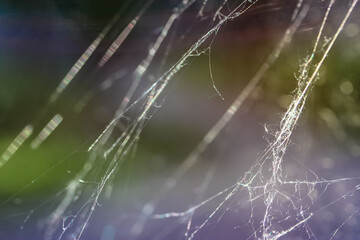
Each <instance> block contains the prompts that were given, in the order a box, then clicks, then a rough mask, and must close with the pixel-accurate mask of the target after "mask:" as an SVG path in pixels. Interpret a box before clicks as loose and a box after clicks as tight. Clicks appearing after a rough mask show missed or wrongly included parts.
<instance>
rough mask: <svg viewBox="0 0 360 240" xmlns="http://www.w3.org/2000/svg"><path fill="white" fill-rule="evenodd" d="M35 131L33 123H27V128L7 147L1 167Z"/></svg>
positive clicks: (2, 157)
mask: <svg viewBox="0 0 360 240" xmlns="http://www.w3.org/2000/svg"><path fill="white" fill-rule="evenodd" d="M32 132H33V126H32V125H26V126H25V128H24V129H23V130H22V131H21V132H20V133H19V135H17V137H16V138H15V139H14V141H13V142H12V143H11V144H10V146H9V147H8V148H7V149H6V151H5V152H4V153H3V155H2V156H1V160H0V167H2V166H3V165H4V164H5V163H6V162H7V161H8V160H9V159H10V158H11V156H12V155H14V153H15V152H16V151H17V150H18V149H19V147H20V146H21V145H22V144H23V143H24V142H25V140H26V139H27V138H28V137H30V135H31V134H32Z"/></svg>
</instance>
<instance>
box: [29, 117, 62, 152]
mask: <svg viewBox="0 0 360 240" xmlns="http://www.w3.org/2000/svg"><path fill="white" fill-rule="evenodd" d="M62 120H63V117H62V116H61V115H60V114H56V115H55V116H54V117H53V118H52V119H51V120H50V121H49V122H48V124H46V126H45V127H44V128H43V129H42V130H41V131H40V133H39V135H38V136H37V137H36V138H35V139H34V140H33V141H32V142H31V148H33V149H37V148H38V147H39V146H40V145H41V144H42V143H43V142H44V141H45V140H46V139H47V138H48V137H49V136H50V134H51V133H52V132H53V131H54V130H55V129H56V128H57V127H58V126H59V124H60V123H61V122H62Z"/></svg>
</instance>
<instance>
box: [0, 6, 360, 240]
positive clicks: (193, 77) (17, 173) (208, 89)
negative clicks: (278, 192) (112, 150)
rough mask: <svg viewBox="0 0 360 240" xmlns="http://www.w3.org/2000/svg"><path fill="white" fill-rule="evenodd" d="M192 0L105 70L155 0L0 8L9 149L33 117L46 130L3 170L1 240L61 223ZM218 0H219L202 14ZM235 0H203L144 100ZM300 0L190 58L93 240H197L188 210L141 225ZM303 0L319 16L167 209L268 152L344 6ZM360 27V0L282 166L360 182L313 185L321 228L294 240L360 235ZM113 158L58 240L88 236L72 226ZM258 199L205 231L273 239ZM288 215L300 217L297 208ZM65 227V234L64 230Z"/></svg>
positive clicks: (219, 185) (315, 223) (2, 103)
mask: <svg viewBox="0 0 360 240" xmlns="http://www.w3.org/2000/svg"><path fill="white" fill-rule="evenodd" d="M249 2H250V3H251V1H249ZM180 3H181V1H175V0H168V1H165V0H154V1H153V2H152V3H151V4H150V5H149V7H148V8H147V9H146V11H145V12H144V14H143V15H140V18H139V20H138V22H137V23H136V25H135V26H134V27H133V29H132V28H131V30H132V31H131V33H130V34H129V35H128V37H126V38H125V40H124V42H123V43H122V44H121V45H120V47H119V48H118V49H117V50H116V51H115V53H114V55H113V56H112V57H111V59H110V60H109V61H108V62H107V64H106V65H104V66H103V67H102V68H99V67H98V66H97V64H98V62H99V61H100V59H101V58H102V56H103V54H104V53H105V52H106V51H107V49H108V48H109V46H110V45H111V43H112V42H113V41H114V40H115V39H116V38H117V37H118V35H119V34H120V33H121V31H122V30H123V29H124V28H126V27H127V26H128V24H129V22H131V21H132V20H133V19H134V17H135V16H137V15H138V14H139V12H141V11H142V10H141V9H144V6H146V5H147V4H148V1H140V0H139V1H129V0H128V1H113V0H104V1H80V0H76V1H74V0H72V1H70V0H69V1H68V0H47V1H5V2H3V3H1V4H0V14H1V15H0V19H1V20H0V52H1V54H0V76H1V77H0V86H1V87H0V132H1V134H0V152H1V153H2V152H5V151H6V149H7V148H8V147H9V145H10V144H11V143H12V142H13V140H14V138H16V136H17V135H18V134H19V133H20V132H21V130H22V129H24V127H25V126H26V125H27V124H31V125H32V126H33V134H32V135H31V136H29V138H28V139H26V140H25V142H24V144H23V145H22V146H21V147H20V148H19V149H18V150H17V151H16V152H15V153H14V154H13V155H12V156H11V158H10V159H9V160H8V161H6V163H5V164H4V165H3V166H1V167H0V239H46V236H47V235H46V234H47V230H46V229H47V228H46V227H45V226H46V223H47V222H46V221H47V219H48V218H49V216H51V214H52V213H53V212H54V210H55V209H56V208H57V207H58V206H59V204H60V203H61V201H62V200H63V199H64V197H65V196H66V191H67V189H69V186H70V183H71V181H72V180H73V179H74V178H75V179H76V176H79V173H81V171H82V169H83V166H84V165H85V164H86V163H87V162H88V161H89V156H90V155H91V153H89V152H88V148H89V146H90V145H91V144H92V143H93V142H94V141H95V140H96V138H97V137H98V136H99V134H100V133H101V132H102V131H103V130H104V129H105V127H106V125H107V124H108V123H109V122H110V121H111V120H112V118H113V116H114V114H115V112H116V110H117V108H118V106H119V104H120V103H121V101H122V99H123V98H124V97H125V95H126V92H127V90H128V89H129V87H130V85H131V82H132V80H133V73H134V71H135V69H136V67H137V66H138V65H139V64H140V63H141V62H142V61H143V59H144V58H145V57H146V55H147V52H148V49H149V48H151V47H152V46H153V43H154V41H155V40H156V39H157V37H158V36H159V34H160V33H161V31H162V29H163V27H164V24H165V23H166V21H167V20H168V18H169V16H170V15H171V14H172V12H173V11H174V8H176V7H177V6H178V5H179V4H180ZM203 3H206V5H205V7H204V8H203V12H202V14H199V11H200V9H202V6H203ZM222 3H223V1H217V0H215V1H214V0H209V1H195V3H194V4H193V5H191V6H190V7H189V8H188V9H186V11H184V12H183V13H182V14H181V16H180V17H179V18H178V19H177V20H176V21H175V22H174V24H173V26H172V27H171V28H170V30H169V33H168V35H167V36H166V38H165V39H164V42H163V43H162V45H161V47H160V48H159V51H158V52H157V53H156V55H155V57H154V60H153V61H152V62H151V64H150V67H149V69H148V70H147V71H146V73H145V75H144V77H143V78H144V80H143V82H141V83H140V85H139V88H138V89H137V91H136V92H135V95H134V98H133V99H132V101H135V100H136V99H138V98H140V97H141V96H142V94H143V93H144V92H145V91H146V90H147V89H148V88H149V86H150V85H151V83H153V82H154V81H156V79H159V78H160V77H161V76H162V74H163V73H165V72H166V71H167V70H168V69H169V68H170V67H171V66H172V65H173V64H175V63H176V61H177V60H178V59H179V58H180V57H181V56H182V55H183V54H184V53H185V52H186V51H187V50H188V49H189V48H190V47H191V46H192V45H193V44H194V43H195V42H196V41H197V40H198V39H199V38H201V37H202V36H203V35H204V34H206V33H207V32H208V31H209V30H210V29H211V27H213V26H214V25H215V24H214V22H213V16H214V14H215V12H216V11H217V9H218V8H219V7H220V6H221V5H222ZM250 3H249V4H250ZM297 3H298V1H292V0H291V1H285V0H275V1H258V2H255V3H254V5H251V7H250V8H249V9H248V10H247V11H245V12H244V14H242V15H241V16H239V17H237V18H235V19H233V20H230V21H228V22H226V23H225V24H224V25H223V26H222V27H221V28H220V29H219V30H218V32H217V34H216V35H214V37H211V38H210V39H209V40H207V41H206V42H205V44H204V46H202V47H201V48H200V50H206V47H208V46H211V48H210V49H211V51H210V52H209V51H206V52H205V53H204V54H199V56H194V57H191V58H189V60H188V61H187V62H186V64H185V66H184V67H183V68H182V70H181V71H180V72H179V73H178V74H176V75H175V76H174V77H173V78H172V80H171V81H170V82H169V84H168V86H167V87H166V88H165V90H164V92H163V94H162V98H161V100H159V101H157V102H156V106H155V108H156V110H155V111H154V115H153V117H152V118H151V119H149V121H146V124H145V126H144V129H143V131H142V133H141V135H140V138H139V141H138V142H137V144H136V147H133V148H131V150H130V153H129V154H128V155H127V156H126V157H125V159H124V161H122V162H121V165H120V166H119V167H118V168H116V170H115V171H116V173H115V174H114V175H112V177H111V179H110V180H109V181H108V183H107V185H106V187H105V188H104V190H103V192H102V194H101V197H100V200H99V206H97V208H96V210H95V212H94V214H93V215H92V217H91V219H90V222H89V224H88V225H87V228H86V229H85V232H84V233H83V235H82V238H83V239H101V240H113V239H187V238H186V236H184V234H185V233H186V232H187V231H186V226H187V221H188V219H187V218H182V217H178V218H165V219H160V220H159V219H151V217H150V219H147V220H146V224H144V226H143V229H141V230H136V226H137V225H136V223H138V222H139V221H140V222H141V221H142V220H141V219H143V214H144V207H146V206H147V203H149V202H150V201H152V199H154V198H155V199H156V198H157V196H159V193H160V190H161V187H162V186H163V185H164V182H165V181H166V180H167V179H168V178H169V177H171V176H173V174H174V171H175V170H176V168H177V166H179V165H180V164H181V162H183V161H184V159H185V158H186V157H187V156H188V155H189V153H190V152H191V151H192V150H193V149H194V148H195V146H196V145H197V144H198V143H199V142H200V141H201V139H202V138H203V136H204V135H205V134H206V133H207V131H208V130H209V129H210V128H211V127H212V126H213V125H214V124H215V123H216V122H217V121H218V119H219V118H220V117H221V116H222V114H223V113H224V112H225V111H226V110H227V108H228V107H229V106H230V105H231V103H232V102H233V100H234V99H235V98H236V96H237V95H238V94H239V93H240V92H241V91H242V89H244V87H245V86H246V84H247V83H248V82H249V80H250V79H251V78H252V76H253V75H254V74H255V73H256V71H257V70H258V69H259V67H260V66H261V65H262V64H263V62H264V61H265V60H266V59H267V57H268V56H269V55H270V54H271V52H272V50H273V49H274V48H275V46H276V44H278V43H279V41H280V40H281V37H282V36H283V34H284V32H285V30H286V29H287V28H288V27H289V25H290V24H291V16H292V13H293V11H294V9H295V7H296V4H297ZM351 3H352V1H336V3H335V5H334V7H333V9H332V11H331V12H330V15H329V19H328V21H327V25H326V27H325V30H324V35H325V37H323V38H322V39H321V45H320V47H319V48H320V50H319V52H320V55H321V53H323V50H324V49H325V48H326V46H327V45H326V43H327V40H329V39H330V38H331V36H333V34H334V33H335V31H336V30H337V28H338V26H339V25H340V23H341V21H342V19H343V17H344V15H345V13H346V11H347V10H348V8H349V6H350V4H351ZM237 4H239V2H238V1H228V2H227V4H225V6H224V10H223V12H224V13H225V12H227V13H228V12H230V10H231V9H234V7H235V6H236V5H237ZM304 4H310V11H309V13H308V14H307V16H306V17H305V19H304V21H303V22H302V24H301V25H300V27H299V29H298V31H297V32H296V33H295V35H294V37H293V39H292V41H291V42H290V43H289V44H288V45H287V46H286V47H285V48H284V50H283V52H282V53H281V55H280V57H279V59H278V60H277V61H276V62H275V63H274V64H272V65H271V66H270V68H269V70H268V71H267V72H266V74H265V75H264V76H263V78H262V79H261V81H260V82H259V84H258V85H257V87H256V88H255V89H254V90H253V91H252V93H251V94H250V96H249V97H248V98H247V99H246V101H245V102H244V104H243V106H242V107H241V108H240V110H239V111H238V112H237V113H236V114H235V116H234V117H233V118H232V120H231V121H230V123H229V124H228V125H227V126H226V127H225V129H224V130H223V131H222V132H221V133H220V134H219V136H218V137H217V138H216V139H215V140H214V142H213V143H212V144H210V146H209V147H208V149H207V150H206V151H205V152H204V153H203V154H202V155H201V157H200V160H199V161H198V163H197V164H195V165H194V167H193V168H191V170H190V171H189V172H188V173H187V174H186V175H185V176H184V178H182V179H181V180H179V181H178V182H177V185H176V186H175V188H173V189H171V191H169V192H168V193H167V194H166V196H164V197H161V201H160V204H159V205H158V206H157V207H156V209H154V212H153V213H154V214H157V213H166V212H178V211H180V212H181V211H185V210H187V209H189V208H190V207H192V206H194V205H196V204H198V203H199V202H202V201H204V200H205V199H207V198H209V197H211V196H213V195H214V194H216V193H218V192H220V191H222V190H223V189H225V188H227V187H229V186H231V185H232V184H234V183H236V181H237V180H238V179H239V178H241V177H242V176H244V174H246V172H247V171H248V169H250V168H251V166H253V164H254V163H255V161H256V159H257V158H258V157H259V156H260V155H261V153H262V152H263V151H264V149H265V148H266V147H267V145H268V142H269V141H271V140H272V138H273V134H275V132H276V131H277V129H278V126H279V122H280V120H281V118H282V116H283V115H282V114H283V113H285V111H286V109H287V107H288V106H289V104H290V102H291V100H292V97H291V96H292V95H293V93H294V90H295V89H296V87H297V81H296V78H295V75H296V74H298V71H299V66H300V64H301V63H303V62H304V59H305V58H306V56H308V55H309V54H311V50H312V47H313V44H314V42H315V40H316V36H317V33H318V31H319V28H320V26H321V22H322V20H323V18H324V14H325V12H326V8H327V6H328V4H329V1H320V0H313V1H305V3H304ZM249 6H250V5H249ZM116 14H118V16H119V18H118V19H117V21H115V23H114V25H113V26H112V28H111V30H110V31H109V32H108V34H107V35H106V36H105V37H104V39H103V41H101V43H100V44H99V46H98V47H97V48H96V49H95V50H94V52H93V54H92V55H91V56H90V57H89V59H88V60H87V62H86V63H85V64H84V66H83V67H82V68H81V70H80V71H79V72H78V74H77V75H76V76H75V77H74V79H73V80H72V81H71V82H70V84H69V85H68V87H67V88H66V89H65V90H64V92H63V93H62V94H61V95H60V96H59V98H58V99H57V101H55V102H49V98H50V96H51V94H52V93H53V92H54V90H55V89H56V88H57V86H58V85H59V83H60V82H61V80H62V79H63V78H64V76H65V75H66V74H67V73H68V71H69V70H70V69H71V68H72V66H73V65H74V64H75V62H76V61H77V60H78V59H79V57H80V56H81V55H82V54H83V53H84V51H85V50H86V49H87V48H88V47H89V45H91V44H92V42H93V41H94V39H96V38H97V36H98V34H99V33H100V32H101V31H102V30H103V29H104V27H105V26H106V25H107V24H108V23H109V22H110V21H111V19H112V18H113V17H114V15H116ZM216 21H218V20H216ZM216 21H215V22H216ZM359 23H360V15H359V7H356V8H355V10H354V12H353V14H352V15H351V17H350V18H349V20H348V22H347V24H346V25H345V28H344V30H343V32H342V34H341V36H340V37H339V39H338V40H337V41H336V43H335V45H334V47H333V48H332V50H331V52H330V55H329V57H328V58H327V59H326V61H325V63H324V65H323V67H322V68H321V70H320V74H319V79H318V81H317V82H316V83H315V84H314V86H313V90H312V91H311V92H310V94H309V96H308V99H307V103H306V106H305V109H304V112H303V114H302V117H301V119H300V120H299V122H298V125H297V127H296V129H295V131H294V133H293V135H292V138H291V143H290V144H289V148H288V151H287V154H286V155H285V157H284V163H283V164H284V165H283V174H284V175H285V176H286V177H287V178H288V179H297V180H299V179H308V180H314V179H341V178H354V179H355V180H351V181H346V182H339V183H338V184H334V185H329V186H326V185H322V186H320V187H318V189H317V191H313V192H311V194H315V193H314V192H317V193H316V194H315V195H319V196H315V197H314V198H313V199H312V201H311V203H308V204H306V205H307V206H308V208H307V211H308V212H309V213H310V212H311V213H314V217H313V218H311V220H310V221H309V223H308V224H309V225H310V226H311V227H309V228H310V229H311V230H312V231H313V232H312V233H309V232H308V231H307V227H303V226H302V227H300V228H298V229H296V231H294V232H292V233H290V234H289V235H286V236H285V237H283V239H330V238H331V236H332V235H333V234H334V232H335V231H336V229H338V228H339V227H340V226H341V229H340V230H339V231H338V232H336V234H335V235H334V239H358V238H359V237H360V232H359V230H358V229H357V225H358V221H359V220H360V218H359V215H358V214H356V213H357V211H358V209H359V203H358V201H357V199H358V197H359V196H358V192H357V191H353V192H351V193H352V194H351V197H350V194H348V193H349V191H351V190H352V189H353V188H354V187H356V186H357V184H359V180H356V178H358V177H359V176H360V175H359V169H360V162H359V156H360V145H359V144H360V142H359V134H360V130H359V129H360V128H359V126H360V111H359V108H360V105H359V98H360V96H359V94H360V92H359V89H360V88H359V87H360V86H359V85H360V81H359V76H360V34H359V33H360V32H359V31H360V29H359ZM109 79H110V80H109ZM109 82H110V83H109ZM214 86H215V87H216V88H215V87H214ZM217 91H218V92H219V93H220V94H221V95H219V93H218V92H217ZM137 111H138V110H136V109H135V110H134V111H129V112H127V113H126V114H125V116H124V118H122V119H121V123H120V124H118V125H117V131H118V132H116V133H115V136H112V138H111V140H112V142H114V141H116V137H119V135H120V133H121V131H123V128H124V126H125V128H126V126H128V125H129V123H130V122H131V119H134V117H136V116H137V114H138V112H137ZM56 114H59V115H60V116H61V119H62V121H61V120H60V123H59V125H58V126H56V127H55V128H54V131H53V132H52V133H51V134H50V135H49V136H48V137H47V139H46V140H44V141H43V142H42V143H41V145H40V146H38V148H37V149H33V148H31V143H32V142H33V141H34V139H35V138H36V136H37V135H38V134H39V132H40V131H41V130H42V129H43V128H44V126H46V124H47V123H48V122H49V120H50V119H52V118H53V117H54V116H55V115H56ZM129 119H130V120H129ZM106 147H107V148H109V147H110V146H106ZM108 165H109V160H107V159H106V158H98V159H96V162H95V164H93V165H92V168H91V169H90V170H89V171H88V172H87V174H86V175H84V176H82V177H81V179H80V185H79V186H78V188H79V189H81V190H77V191H76V194H75V195H74V196H73V197H72V200H71V204H70V206H69V208H67V210H66V211H65V212H64V213H63V214H62V216H58V219H57V220H56V223H55V224H54V225H55V226H56V227H55V229H56V230H54V233H53V234H52V235H51V237H49V238H50V239H59V238H61V239H74V237H76V236H77V233H78V232H79V229H80V226H81V221H80V222H76V221H75V222H74V223H73V222H71V221H72V220H73V217H74V216H80V215H81V214H82V213H83V212H82V211H83V209H86V208H88V207H89V206H88V205H86V203H87V202H90V200H91V199H92V197H94V196H93V195H92V193H93V191H94V189H96V187H97V186H98V184H99V183H100V182H101V180H102V179H103V177H104V174H105V170H106V167H107V166H108ZM325 188H326V191H325ZM309 194H310V192H309ZM225 196H226V195H223V196H221V197H220V198H219V199H217V200H215V201H214V202H213V201H211V202H209V204H206V205H205V206H204V208H201V209H199V211H198V212H197V213H196V214H195V215H194V217H193V223H192V224H193V227H192V230H193V231H194V230H196V229H197V227H198V226H200V225H201V223H202V222H203V221H204V219H206V218H207V217H208V216H209V214H211V212H212V211H213V209H214V208H215V207H216V206H218V205H219V204H220V203H221V200H223V199H224V197H225ZM343 196H346V197H344V199H343V200H342V201H336V202H335V203H334V204H330V203H332V202H334V201H335V200H336V199H338V198H340V197H343ZM248 199H249V196H248V194H246V193H245V192H242V193H241V194H239V195H238V196H237V197H236V198H235V200H233V201H232V202H231V203H229V204H225V205H224V206H222V207H221V209H222V210H221V212H220V213H218V214H217V215H216V217H215V218H214V219H211V220H210V221H209V222H208V223H207V224H206V226H205V227H204V228H203V229H202V230H201V231H199V233H198V234H197V235H196V236H195V237H194V239H229V240H230V239H258V238H257V236H256V235H254V232H256V231H257V230H256V229H254V226H256V227H259V226H260V222H261V216H262V214H263V210H264V209H263V207H262V206H261V202H263V199H260V200H259V202H254V204H255V205H256V207H259V208H256V209H257V210H256V211H252V210H253V209H255V206H250V205H249V204H248V202H247V200H248ZM84 206H85V207H84ZM145 209H146V208H145ZM84 212H85V210H84ZM284 214H292V213H291V212H290V211H286V210H285V211H284ZM352 214H353V215H352ZM218 215H219V216H218ZM79 219H81V217H79ZM249 222H250V223H252V225H251V224H249ZM342 223H345V224H344V225H343V226H342ZM134 226H135V227H134ZM273 228H274V232H281V231H282V230H285V229H287V226H286V224H285V225H284V224H282V223H281V222H278V223H277V224H274V225H273ZM62 229H66V232H65V234H64V235H62V234H61V233H62ZM134 229H135V230H134ZM314 237H316V238H314ZM259 239H260V238H259ZM261 239H262V238H261ZM264 239H265V238H264ZM268 239H271V238H268Z"/></svg>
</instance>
